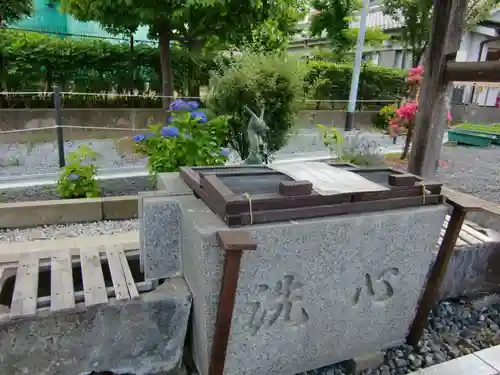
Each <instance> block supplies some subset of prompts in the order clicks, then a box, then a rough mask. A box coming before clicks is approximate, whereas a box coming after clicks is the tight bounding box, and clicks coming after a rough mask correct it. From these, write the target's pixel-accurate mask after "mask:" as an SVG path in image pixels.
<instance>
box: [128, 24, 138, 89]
mask: <svg viewBox="0 0 500 375" xmlns="http://www.w3.org/2000/svg"><path fill="white" fill-rule="evenodd" d="M129 43H130V61H129V64H130V73H131V75H132V82H131V85H130V92H133V91H134V89H136V88H137V87H136V84H135V83H136V76H135V58H134V34H133V33H130V39H129Z"/></svg>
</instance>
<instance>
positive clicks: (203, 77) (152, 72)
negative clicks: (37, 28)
mask: <svg viewBox="0 0 500 375" xmlns="http://www.w3.org/2000/svg"><path fill="white" fill-rule="evenodd" d="M0 59H1V61H0V64H1V65H0V69H1V70H0V83H1V90H2V91H10V92H16V91H23V92H27V91H45V90H51V87H52V85H53V84H55V83H57V84H59V85H60V86H61V89H62V90H63V91H70V90H71V91H74V92H98V93H101V92H111V91H116V92H125V91H127V92H132V91H134V90H139V91H140V92H143V91H144V88H145V83H146V82H148V83H149V87H150V90H152V91H156V92H159V90H160V87H161V84H160V58H159V54H158V49H157V48H156V47H154V46H150V45H145V44H136V45H135V46H134V48H133V52H132V50H131V48H130V45H129V44H128V43H122V44H119V43H110V42H107V41H105V40H100V39H70V38H65V39H62V38H59V37H55V36H49V35H46V34H40V33H34V32H21V31H14V30H1V29H0ZM172 60H173V61H172V63H173V67H174V82H175V84H176V87H175V88H176V91H178V92H181V93H183V92H185V91H186V89H187V87H186V74H187V71H188V64H189V63H191V62H192V59H191V58H190V57H189V54H188V53H187V51H186V50H184V49H182V48H179V47H176V46H174V47H173V49H172ZM196 64H197V65H198V67H199V69H198V71H199V72H200V74H199V76H198V77H197V80H198V81H199V82H200V83H201V84H207V83H208V79H209V76H208V72H209V71H210V69H211V68H212V67H213V66H214V62H213V59H207V58H206V59H204V58H203V57H197V58H196Z"/></svg>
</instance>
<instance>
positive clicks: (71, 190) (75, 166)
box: [57, 145, 100, 199]
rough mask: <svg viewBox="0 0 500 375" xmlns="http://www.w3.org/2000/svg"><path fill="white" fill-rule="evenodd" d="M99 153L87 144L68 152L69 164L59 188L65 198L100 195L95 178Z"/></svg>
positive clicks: (61, 177)
mask: <svg viewBox="0 0 500 375" xmlns="http://www.w3.org/2000/svg"><path fill="white" fill-rule="evenodd" d="M96 158H97V154H96V153H95V152H94V151H93V150H92V149H91V148H90V147H89V146H86V145H82V146H80V147H79V148H78V149H77V150H75V151H73V152H71V153H69V154H68V156H67V158H66V161H67V164H66V166H65V167H64V168H63V170H62V172H61V176H60V177H59V181H58V183H57V189H58V191H59V195H60V197H61V198H63V199H72V198H94V197H98V196H99V195H100V189H99V185H98V184H97V181H96V179H95V177H96V173H97V166H96V165H95V164H94V162H95V160H96Z"/></svg>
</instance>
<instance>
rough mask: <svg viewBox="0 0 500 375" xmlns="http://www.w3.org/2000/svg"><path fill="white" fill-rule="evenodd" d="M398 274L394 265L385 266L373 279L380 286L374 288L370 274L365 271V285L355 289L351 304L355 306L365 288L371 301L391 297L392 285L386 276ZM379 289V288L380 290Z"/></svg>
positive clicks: (380, 300) (379, 300) (381, 300)
mask: <svg viewBox="0 0 500 375" xmlns="http://www.w3.org/2000/svg"><path fill="white" fill-rule="evenodd" d="M398 275H399V270H398V269H397V268H395V267H392V268H387V269H386V270H384V271H382V272H381V273H380V276H379V277H378V278H377V279H375V283H376V284H379V285H380V286H381V288H374V285H373V284H374V281H373V280H372V276H371V275H370V274H369V273H367V274H366V275H365V285H363V286H361V287H359V288H357V289H356V293H354V297H353V299H352V301H353V305H354V306H356V305H357V304H358V303H359V300H360V298H361V292H362V291H363V290H365V293H366V295H368V298H370V300H371V301H372V302H383V301H387V300H389V299H391V298H392V296H393V295H394V287H393V286H392V284H391V283H390V282H389V280H388V278H389V279H390V278H391V277H392V278H394V277H396V276H398ZM380 289H381V290H380Z"/></svg>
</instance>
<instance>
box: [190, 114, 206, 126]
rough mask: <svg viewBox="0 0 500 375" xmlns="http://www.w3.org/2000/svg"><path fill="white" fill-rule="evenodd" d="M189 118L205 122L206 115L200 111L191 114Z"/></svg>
mask: <svg viewBox="0 0 500 375" xmlns="http://www.w3.org/2000/svg"><path fill="white" fill-rule="evenodd" d="M191 118H192V119H195V120H197V121H198V122H202V123H203V122H207V115H206V114H205V112H202V111H194V112H191Z"/></svg>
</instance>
